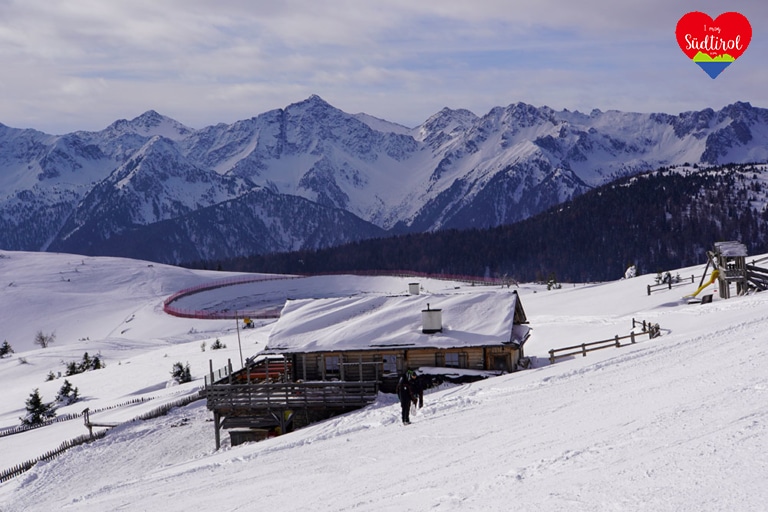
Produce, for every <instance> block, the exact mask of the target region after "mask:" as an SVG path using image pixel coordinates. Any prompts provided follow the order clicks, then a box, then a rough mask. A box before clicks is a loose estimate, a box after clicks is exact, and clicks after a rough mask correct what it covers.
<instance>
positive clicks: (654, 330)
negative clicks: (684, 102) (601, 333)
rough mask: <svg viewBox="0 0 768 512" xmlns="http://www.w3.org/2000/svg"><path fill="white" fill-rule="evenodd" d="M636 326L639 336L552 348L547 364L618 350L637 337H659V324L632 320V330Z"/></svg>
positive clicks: (629, 335) (636, 334) (635, 334)
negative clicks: (639, 329) (612, 348)
mask: <svg viewBox="0 0 768 512" xmlns="http://www.w3.org/2000/svg"><path fill="white" fill-rule="evenodd" d="M638 325H640V326H642V331H641V332H640V333H639V334H638V333H635V332H634V331H632V332H631V333H629V334H628V335H626V336H619V335H618V334H617V335H616V336H614V337H613V338H610V339H607V340H600V341H592V342H589V343H582V344H580V345H571V346H570V347H562V348H554V349H552V350H550V351H549V362H550V363H551V364H554V363H555V360H557V359H559V358H563V357H569V356H573V355H577V354H581V355H582V356H584V357H587V353H588V352H594V351H595V350H602V349H604V348H611V347H616V348H619V347H623V346H626V345H631V344H632V343H635V342H636V339H637V337H638V336H645V335H648V339H653V338H655V337H657V336H661V328H660V327H659V324H652V323H650V322H646V321H645V320H643V321H642V322H639V321H637V320H635V319H634V318H633V319H632V329H635V328H636V327H637V326H638ZM624 340H629V343H623V344H622V341H624ZM559 352H562V353H559Z"/></svg>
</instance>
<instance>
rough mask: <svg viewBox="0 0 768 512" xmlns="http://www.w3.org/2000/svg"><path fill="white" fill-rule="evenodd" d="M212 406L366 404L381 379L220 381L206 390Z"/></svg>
mask: <svg viewBox="0 0 768 512" xmlns="http://www.w3.org/2000/svg"><path fill="white" fill-rule="evenodd" d="M203 393H204V394H205V397H206V399H207V400H208V409H211V410H214V411H217V412H219V413H224V414H227V413H231V412H235V411H272V410H284V409H338V408H354V407H363V406H366V405H368V404H370V403H371V402H373V401H375V400H376V396H377V393H378V383H377V382H345V381H337V382H288V383H275V384H219V385H216V384H214V385H212V386H208V387H207V388H206V389H205V391H204V392H203Z"/></svg>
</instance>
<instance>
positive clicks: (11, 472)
mask: <svg viewBox="0 0 768 512" xmlns="http://www.w3.org/2000/svg"><path fill="white" fill-rule="evenodd" d="M199 399H200V395H199V394H194V395H190V396H187V397H184V398H181V399H179V400H176V401H174V402H169V403H167V404H164V405H161V406H160V407H156V408H155V409H152V410H151V411H148V412H146V413H144V414H141V415H139V416H136V417H135V418H133V419H131V420H129V421H126V422H124V423H122V424H123V425H125V424H127V423H131V422H134V421H143V420H149V419H152V418H158V417H160V416H163V415H165V414H167V413H168V411H170V410H171V409H173V408H174V407H183V406H185V405H189V404H191V403H192V402H194V401H196V400H199ZM139 401H141V400H135V401H133V402H129V403H128V405H130V404H132V403H136V402H139ZM115 407H116V406H113V407H108V408H107V409H113V408H115ZM101 410H104V409H101ZM91 413H93V411H91ZM77 417H81V415H77ZM116 426H117V425H116ZM105 435H107V430H102V431H99V432H96V433H93V432H91V433H89V434H84V435H82V436H79V437H76V438H75V439H70V440H69V441H64V442H63V443H61V445H60V446H59V447H58V448H56V449H55V450H50V451H48V452H46V453H44V454H43V455H41V456H39V457H37V458H35V459H31V460H28V461H26V462H23V463H21V464H17V465H16V466H14V467H12V468H9V469H6V470H3V471H0V483H1V482H5V481H7V480H10V479H11V478H14V477H17V476H19V475H21V474H22V473H24V472H25V471H28V470H30V469H32V467H33V466H34V465H35V464H37V463H38V462H41V461H45V460H51V459H53V458H54V457H58V456H59V455H61V454H62V453H64V452H65V451H67V450H69V449H70V448H72V447H74V446H80V445H82V444H85V443H90V442H92V441H95V440H97V439H101V438H102V437H104V436H105Z"/></svg>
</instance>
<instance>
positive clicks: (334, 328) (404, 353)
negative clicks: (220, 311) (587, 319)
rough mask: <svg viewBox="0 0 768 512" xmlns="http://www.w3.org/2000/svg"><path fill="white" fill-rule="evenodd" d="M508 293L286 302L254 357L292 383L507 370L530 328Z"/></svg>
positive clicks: (386, 386)
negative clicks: (282, 364)
mask: <svg viewBox="0 0 768 512" xmlns="http://www.w3.org/2000/svg"><path fill="white" fill-rule="evenodd" d="M527 323H528V320H527V318H526V315H525V311H524V310H523V306H522V303H521V301H520V297H519V296H518V294H517V292H515V291H488V292H476V293H455V294H446V295H421V294H420V295H404V296H396V297H391V296H379V295H359V296H354V297H341V298H330V299H308V300H290V301H288V302H287V303H286V305H285V307H284V308H283V311H282V313H281V316H280V319H279V320H278V321H277V322H276V323H275V326H274V328H273V330H272V332H271V334H270V336H269V339H268V341H267V346H266V348H265V350H264V351H263V352H262V355H278V354H279V355H283V356H285V357H286V358H287V359H288V360H289V361H290V366H291V368H292V373H293V374H292V376H291V378H292V380H294V381H303V382H307V381H334V380H338V381H376V382H379V383H380V385H381V386H380V389H381V390H383V391H391V390H393V388H394V385H395V382H396V380H397V378H398V376H399V375H400V374H401V373H402V372H404V371H405V370H407V369H416V368H421V369H424V370H426V369H427V368H429V369H430V373H438V374H439V373H440V372H441V370H440V369H442V370H443V371H444V372H445V373H450V372H455V371H458V370H467V371H471V370H476V371H486V372H488V371H495V372H498V373H502V372H513V371H515V370H516V369H517V365H518V362H519V361H520V358H522V357H523V345H524V343H525V341H526V340H527V339H528V336H529V334H530V328H529V327H528V326H527V325H526V324H527Z"/></svg>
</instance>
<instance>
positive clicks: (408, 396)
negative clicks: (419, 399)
mask: <svg viewBox="0 0 768 512" xmlns="http://www.w3.org/2000/svg"><path fill="white" fill-rule="evenodd" d="M395 391H396V392H397V397H398V398H399V399H400V401H401V402H410V401H411V400H413V398H414V397H415V396H416V395H417V393H416V390H415V386H414V383H413V382H412V381H411V380H410V379H408V376H407V375H401V376H400V380H398V381H397V387H396V388H395Z"/></svg>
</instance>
